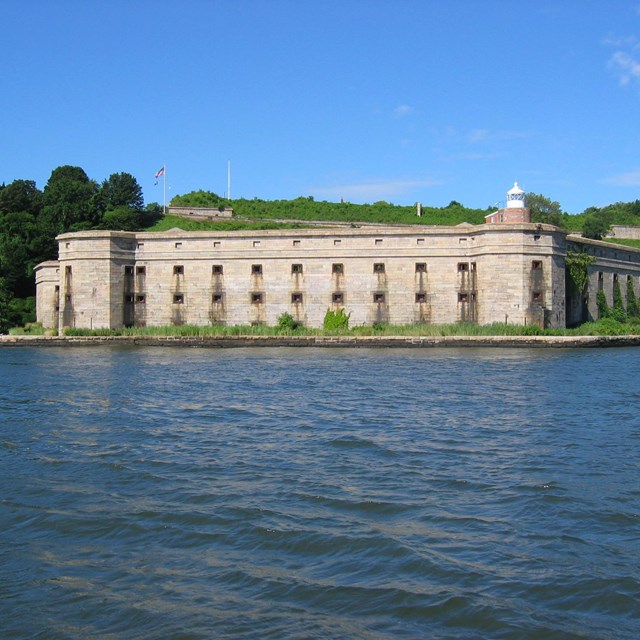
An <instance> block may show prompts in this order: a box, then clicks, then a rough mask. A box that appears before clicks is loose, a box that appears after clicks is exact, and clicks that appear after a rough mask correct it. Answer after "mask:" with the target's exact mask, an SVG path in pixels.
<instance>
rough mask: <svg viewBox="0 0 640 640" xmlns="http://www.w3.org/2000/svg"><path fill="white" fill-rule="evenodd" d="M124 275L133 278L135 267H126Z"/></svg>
mask: <svg viewBox="0 0 640 640" xmlns="http://www.w3.org/2000/svg"><path fill="white" fill-rule="evenodd" d="M124 275H125V276H132V275H133V267H125V268H124Z"/></svg>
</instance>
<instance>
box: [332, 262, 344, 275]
mask: <svg viewBox="0 0 640 640" xmlns="http://www.w3.org/2000/svg"><path fill="white" fill-rule="evenodd" d="M331 273H344V265H343V264H342V262H334V263H333V264H332V265H331Z"/></svg>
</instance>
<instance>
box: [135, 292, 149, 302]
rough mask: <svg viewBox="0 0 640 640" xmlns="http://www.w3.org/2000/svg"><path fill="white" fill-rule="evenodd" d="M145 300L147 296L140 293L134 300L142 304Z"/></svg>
mask: <svg viewBox="0 0 640 640" xmlns="http://www.w3.org/2000/svg"><path fill="white" fill-rule="evenodd" d="M146 301H147V297H146V296H145V295H144V294H140V295H137V296H136V302H139V303H140V304H144V303H145V302H146Z"/></svg>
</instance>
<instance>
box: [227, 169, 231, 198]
mask: <svg viewBox="0 0 640 640" xmlns="http://www.w3.org/2000/svg"><path fill="white" fill-rule="evenodd" d="M227 200H231V160H227Z"/></svg>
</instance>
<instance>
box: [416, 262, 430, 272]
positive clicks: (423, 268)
mask: <svg viewBox="0 0 640 640" xmlns="http://www.w3.org/2000/svg"><path fill="white" fill-rule="evenodd" d="M426 272H427V263H426V262H416V273H426Z"/></svg>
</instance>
